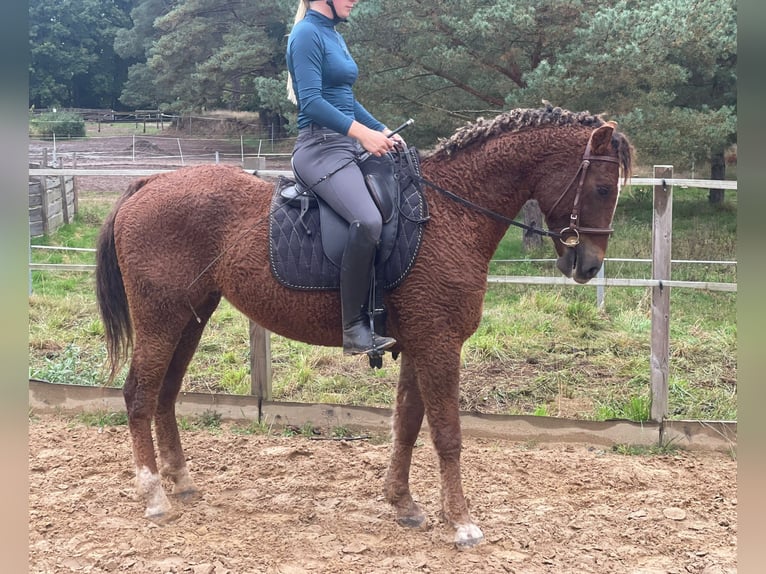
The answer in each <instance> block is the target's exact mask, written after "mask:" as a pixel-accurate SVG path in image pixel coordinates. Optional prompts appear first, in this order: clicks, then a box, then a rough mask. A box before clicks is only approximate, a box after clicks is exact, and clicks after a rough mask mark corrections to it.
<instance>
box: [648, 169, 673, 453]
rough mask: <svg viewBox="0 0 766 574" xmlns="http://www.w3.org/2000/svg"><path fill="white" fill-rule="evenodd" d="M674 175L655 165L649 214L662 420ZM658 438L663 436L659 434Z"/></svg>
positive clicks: (655, 401) (654, 363)
mask: <svg viewBox="0 0 766 574" xmlns="http://www.w3.org/2000/svg"><path fill="white" fill-rule="evenodd" d="M672 177H673V166H672V165H655V166H654V178H655V179H662V180H663V181H662V183H661V184H658V185H655V186H654V211H653V216H652V279H655V280H658V281H660V284H659V285H658V286H656V287H652V350H651V358H650V366H649V368H650V374H651V384H652V406H651V417H652V420H653V421H655V422H658V423H661V422H662V421H663V420H664V419H665V418H666V417H667V415H668V363H669V357H670V287H666V286H664V285H662V283H661V282H662V281H663V280H665V281H667V280H669V279H670V256H671V246H672V239H673V186H672V185H668V184H666V183H665V180H666V179H671V178H672ZM660 440H662V436H661V435H660Z"/></svg>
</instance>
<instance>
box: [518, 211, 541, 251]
mask: <svg viewBox="0 0 766 574" xmlns="http://www.w3.org/2000/svg"><path fill="white" fill-rule="evenodd" d="M521 213H522V215H523V216H524V224H525V225H531V226H534V227H542V226H543V212H542V211H540V205H539V204H538V203H537V200H535V199H530V200H529V201H527V202H526V203H525V204H524V206H523V207H522V208H521ZM522 244H523V247H524V251H532V250H534V249H538V248H540V247H542V245H543V236H542V235H540V234H539V233H534V232H532V231H524V236H523V239H522Z"/></svg>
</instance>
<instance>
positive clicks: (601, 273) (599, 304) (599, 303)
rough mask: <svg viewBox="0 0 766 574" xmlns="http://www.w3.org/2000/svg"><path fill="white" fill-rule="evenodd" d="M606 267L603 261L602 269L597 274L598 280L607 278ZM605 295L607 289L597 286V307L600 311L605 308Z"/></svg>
mask: <svg viewBox="0 0 766 574" xmlns="http://www.w3.org/2000/svg"><path fill="white" fill-rule="evenodd" d="M604 267H606V261H603V262H602V263H601V267H600V268H599V270H598V273H596V278H597V279H603V278H604V277H605V276H606V272H605V269H604ZM604 293H605V289H604V286H603V285H596V307H598V308H599V309H603V308H604Z"/></svg>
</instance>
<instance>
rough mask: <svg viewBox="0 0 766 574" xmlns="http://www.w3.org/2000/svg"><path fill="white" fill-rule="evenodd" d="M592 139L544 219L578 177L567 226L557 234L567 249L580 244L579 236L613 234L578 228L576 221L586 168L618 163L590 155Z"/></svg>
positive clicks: (578, 214) (601, 156)
mask: <svg viewBox="0 0 766 574" xmlns="http://www.w3.org/2000/svg"><path fill="white" fill-rule="evenodd" d="M592 139H593V134H591V136H590V138H588V144H587V145H586V146H585V153H583V156H582V161H581V162H580V167H579V168H578V169H577V173H575V174H574V177H573V178H572V181H570V182H569V185H567V186H566V187H565V188H564V191H563V192H562V193H561V195H560V196H559V198H558V199H557V200H556V201H555V202H554V203H553V205H552V206H551V208H550V209H549V210H548V213H546V214H545V218H546V219H548V216H549V215H550V214H551V213H552V212H553V210H554V209H556V206H557V205H558V204H559V203H561V200H562V199H564V197H565V196H566V195H567V193H568V192H569V190H570V189H571V188H572V185H573V184H574V182H575V180H577V176H578V175H579V176H580V180H579V182H578V183H577V191H576V192H575V198H574V201H573V202H572V212H571V213H570V215H569V226H567V227H564V228H563V229H562V230H561V231H559V233H558V238H559V241H561V243H563V244H564V245H566V246H567V247H576V246H577V245H578V244H579V243H580V234H585V235H611V234H612V233H614V229H612V228H611V227H603V228H602V227H580V226H579V225H578V221H579V219H580V196H581V195H582V188H583V185H584V184H585V176H586V175H587V173H588V168H589V167H590V164H591V162H593V161H606V162H610V163H617V164H619V163H620V160H619V159H617V158H616V157H612V156H610V155H593V154H592V153H591V141H592Z"/></svg>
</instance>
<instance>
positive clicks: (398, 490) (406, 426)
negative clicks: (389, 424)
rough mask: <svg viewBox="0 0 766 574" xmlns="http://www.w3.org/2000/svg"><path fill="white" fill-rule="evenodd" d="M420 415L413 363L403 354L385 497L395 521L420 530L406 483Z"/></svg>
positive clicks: (417, 511) (417, 512)
mask: <svg viewBox="0 0 766 574" xmlns="http://www.w3.org/2000/svg"><path fill="white" fill-rule="evenodd" d="M423 412H424V407H423V400H422V398H421V396H420V389H419V388H418V382H417V375H416V372H415V366H414V362H413V361H412V359H410V356H409V355H408V354H407V353H403V354H402V365H401V369H400V371H399V384H398V387H397V391H396V409H395V411H394V420H393V434H394V437H393V438H394V446H393V450H392V452H391V461H390V463H389V465H388V472H387V474H386V482H385V495H386V500H387V501H388V502H389V503H390V504H391V505H392V506H393V507H394V509H395V510H396V521H397V522H398V523H399V524H401V525H402V526H407V527H410V528H417V527H419V526H421V525H422V524H423V522H425V518H426V517H425V514H423V511H422V510H421V509H420V507H419V506H418V505H417V503H416V502H415V501H414V500H413V499H412V495H411V494H410V482H409V481H410V463H411V461H412V449H413V447H414V446H415V441H417V438H418V434H419V433H420V427H421V424H422V422H423Z"/></svg>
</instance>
